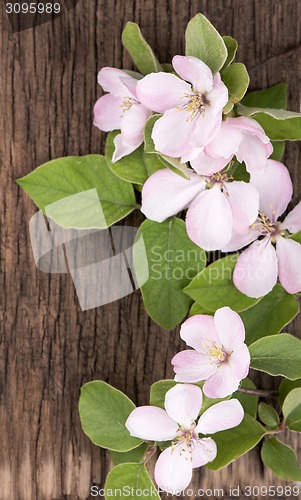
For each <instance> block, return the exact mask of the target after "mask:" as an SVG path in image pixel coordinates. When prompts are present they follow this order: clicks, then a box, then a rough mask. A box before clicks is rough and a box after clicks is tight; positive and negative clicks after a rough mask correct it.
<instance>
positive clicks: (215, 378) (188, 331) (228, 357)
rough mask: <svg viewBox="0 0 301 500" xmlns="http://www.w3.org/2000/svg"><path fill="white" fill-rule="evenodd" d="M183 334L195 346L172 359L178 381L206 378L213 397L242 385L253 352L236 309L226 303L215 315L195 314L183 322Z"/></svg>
mask: <svg viewBox="0 0 301 500" xmlns="http://www.w3.org/2000/svg"><path fill="white" fill-rule="evenodd" d="M180 335H181V338H182V339H183V340H185V342H186V344H187V345H189V346H190V347H193V349H195V350H186V351H181V352H179V353H178V354H176V355H175V356H174V358H173V359H172V364H173V366H174V371H175V373H176V376H175V380H176V381H177V382H199V381H200V380H205V381H206V382H205V383H204V386H203V391H204V394H205V395H206V396H208V397H209V398H224V397H226V396H229V395H230V394H232V393H233V392H235V391H236V390H237V389H238V387H239V384H240V382H241V380H242V379H244V378H245V377H246V376H247V375H248V372H249V366H250V354H249V350H248V348H247V346H246V344H245V343H244V340H245V328H244V325H243V322H242V320H241V319H240V316H239V315H238V314H237V313H236V312H234V311H232V310H231V309H230V308H229V307H223V308H221V309H218V310H217V311H216V313H215V315H214V317H212V316H208V315H206V314H197V315H195V316H192V317H191V318H189V319H187V320H186V321H185V322H184V323H183V325H182V327H181V332H180Z"/></svg>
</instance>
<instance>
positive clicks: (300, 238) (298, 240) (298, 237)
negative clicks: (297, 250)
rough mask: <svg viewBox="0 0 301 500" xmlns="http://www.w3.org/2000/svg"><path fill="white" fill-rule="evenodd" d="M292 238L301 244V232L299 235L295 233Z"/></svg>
mask: <svg viewBox="0 0 301 500" xmlns="http://www.w3.org/2000/svg"><path fill="white" fill-rule="evenodd" d="M290 238H291V239H292V240H294V241H297V242H298V243H301V231H298V233H294V234H292V235H291V236H290Z"/></svg>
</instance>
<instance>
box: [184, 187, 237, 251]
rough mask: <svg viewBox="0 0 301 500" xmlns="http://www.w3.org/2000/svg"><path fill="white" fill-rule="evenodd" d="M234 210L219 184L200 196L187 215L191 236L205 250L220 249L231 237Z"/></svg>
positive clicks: (187, 227)
mask: <svg viewBox="0 0 301 500" xmlns="http://www.w3.org/2000/svg"><path fill="white" fill-rule="evenodd" d="M232 225H233V218H232V211H231V207H230V204H229V202H228V200H227V198H226V196H225V194H224V193H222V192H221V190H220V188H219V186H218V185H216V186H214V187H213V188H212V189H208V190H206V191H204V192H203V193H201V194H200V196H198V197H197V198H196V199H195V200H194V201H193V203H192V204H191V205H190V208H189V210H188V212H187V216H186V229H187V233H188V236H189V238H190V239H191V240H192V241H193V242H194V243H196V244H197V245H199V246H200V247H201V248H203V249H204V250H220V249H221V248H223V247H224V246H225V245H227V243H228V242H229V241H230V239H231V235H232Z"/></svg>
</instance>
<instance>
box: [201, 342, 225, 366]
mask: <svg viewBox="0 0 301 500" xmlns="http://www.w3.org/2000/svg"><path fill="white" fill-rule="evenodd" d="M202 348H203V349H204V351H205V352H204V354H205V355H206V356H207V357H208V359H209V361H210V363H211V364H215V365H219V364H221V363H225V362H227V361H228V359H229V357H230V354H228V353H226V351H225V350H224V348H223V346H222V345H220V344H217V343H216V342H213V341H208V342H207V343H206V342H204V343H203V344H202Z"/></svg>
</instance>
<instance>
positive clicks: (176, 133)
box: [152, 109, 196, 158]
mask: <svg viewBox="0 0 301 500" xmlns="http://www.w3.org/2000/svg"><path fill="white" fill-rule="evenodd" d="M190 116H191V114H190V113H188V112H187V111H186V110H185V109H170V110H169V111H166V113H165V114H164V115H163V116H162V117H161V118H159V120H157V121H156V123H155V125H154V128H153V131H152V139H153V141H154V143H155V147H156V150H157V151H159V152H160V153H163V154H165V155H167V156H171V157H172V158H179V157H181V156H183V155H186V154H187V153H189V152H191V149H192V144H191V143H190V141H191V137H192V135H193V130H194V127H195V125H196V120H195V119H194V120H190Z"/></svg>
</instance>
